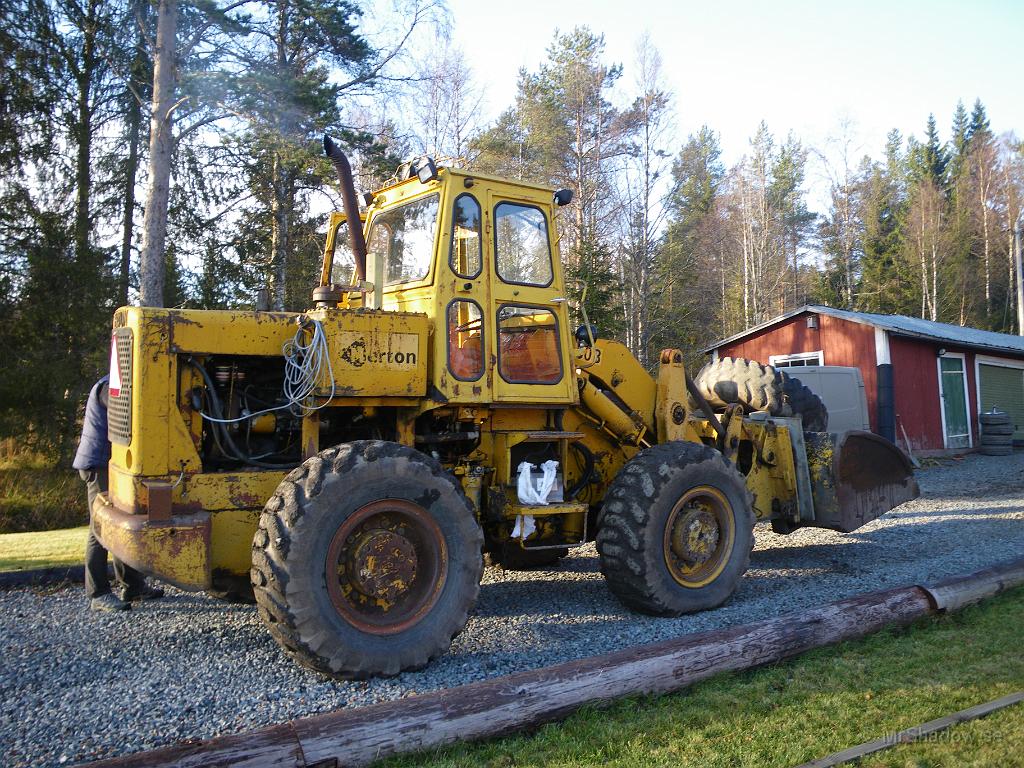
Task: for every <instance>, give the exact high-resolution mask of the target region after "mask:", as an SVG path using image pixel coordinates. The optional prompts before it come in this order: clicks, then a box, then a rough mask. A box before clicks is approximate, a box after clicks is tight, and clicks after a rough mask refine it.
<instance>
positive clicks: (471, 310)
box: [435, 189, 494, 403]
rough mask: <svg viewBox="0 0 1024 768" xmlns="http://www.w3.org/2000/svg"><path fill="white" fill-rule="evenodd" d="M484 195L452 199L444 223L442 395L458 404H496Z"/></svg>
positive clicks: (439, 337)
mask: <svg viewBox="0 0 1024 768" xmlns="http://www.w3.org/2000/svg"><path fill="white" fill-rule="evenodd" d="M485 204H486V197H485V196H482V195H480V194H479V193H478V189H472V190H471V189H466V191H463V192H460V193H459V194H456V195H454V196H453V197H452V198H451V201H450V203H449V205H448V208H447V210H446V212H445V215H444V216H442V219H441V236H440V247H439V248H438V253H437V261H438V265H437V275H438V278H437V291H438V318H437V327H438V328H439V329H442V332H440V333H437V334H435V336H436V346H435V355H436V357H435V359H436V360H438V362H439V364H440V366H443V368H442V369H441V374H440V376H439V377H438V385H437V386H438V389H439V390H440V391H441V392H442V394H444V396H445V397H447V398H448V400H449V401H450V402H455V403H487V402H490V400H491V375H490V346H491V336H492V334H493V332H494V327H493V323H492V321H491V320H490V318H489V313H488V307H489V305H490V292H489V280H490V276H491V270H490V265H489V264H488V260H487V258H486V256H485V250H486V249H485V245H484V243H485V235H484V205H485Z"/></svg>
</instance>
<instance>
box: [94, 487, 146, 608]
mask: <svg viewBox="0 0 1024 768" xmlns="http://www.w3.org/2000/svg"><path fill="white" fill-rule="evenodd" d="M78 474H79V475H80V476H81V478H82V479H83V480H85V487H86V491H87V492H88V495H89V538H88V539H87V540H86V542H85V594H86V595H87V596H88V597H89V598H90V599H92V598H94V597H99V596H100V595H105V594H107V592H109V591H110V577H109V576H108V575H107V550H105V549H104V548H103V545H102V544H100V542H99V540H98V539H97V538H96V534H95V533H93V530H92V504H93V502H94V501H95V500H96V496H97V494H100V493H106V491H107V482H108V477H107V468H106V467H103V468H102V469H99V470H93V471H90V470H86V469H81V470H79V471H78ZM111 560H113V561H114V579H115V580H116V581H117V582H118V584H120V585H121V586H124V587H125V588H127V589H128V590H129V591H130V592H137V591H139V590H141V589H142V587H143V586H144V585H145V583H146V577H145V576H143V575H142V574H141V573H139V572H138V571H136V570H135V569H134V568H130V567H129V566H127V565H125V564H124V563H122V562H121V561H120V560H118V559H117V558H116V557H111Z"/></svg>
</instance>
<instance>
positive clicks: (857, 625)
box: [92, 559, 1024, 768]
mask: <svg viewBox="0 0 1024 768" xmlns="http://www.w3.org/2000/svg"><path fill="white" fill-rule="evenodd" d="M1022 583H1024V559H1022V560H1018V561H1015V562H1014V563H1010V564H1007V565H1004V566H1000V567H997V568H994V569H987V570H985V571H980V572H978V574H972V575H970V576H966V577H958V578H956V579H950V580H947V581H945V582H942V585H941V589H943V590H945V592H944V593H943V594H944V595H945V597H944V598H943V599H944V600H946V601H947V604H949V605H955V606H956V607H960V606H962V605H964V604H966V600H967V599H969V598H971V597H975V596H988V595H991V594H994V593H995V592H997V591H1001V590H1002V589H1007V588H1009V587H1012V586H1017V585H1019V584H1022ZM938 588H939V587H938V586H937V587H936V589H938ZM938 602H939V601H937V600H936V599H935V597H934V596H931V595H930V593H929V591H928V588H925V587H903V588H899V589H892V590H887V591H884V592H872V593H868V594H865V595H859V596H857V597H854V598H850V599H848V600H841V601H838V602H835V603H829V604H827V605H823V606H820V607H818V608H814V609H812V610H810V611H807V612H805V613H801V614H788V615H784V616H780V617H779V618H775V619H769V620H767V621H761V622H757V623H754V624H745V625H742V626H739V627H731V628H728V629H720V630H715V631H712V632H703V633H700V634H693V635H685V636H683V637H679V638H676V639H673V640H667V641H664V642H661V643H654V644H651V645H644V646H636V647H633V648H628V649H626V650H623V651H617V652H615V653H611V654H607V655H604V656H596V657H590V658H586V659H580V660H578V661H572V662H567V663H564V664H559V665H557V666H553V667H545V668H542V669H536V670H530V671H526V672H519V673H517V674H514V675H509V676H507V677H501V678H497V679H494V680H487V681H483V682H479V683H472V684H470V685H464V686H460V687H458V688H453V689H449V690H444V691H437V692H434V693H429V694H424V695H422V696H415V697H411V698H408V699H401V700H398V701H393V702H387V703H383V704H375V705H372V706H369V707H360V708H357V709H345V710H338V711H336V712H331V713H328V714H324V715H316V716H313V717H308V718H302V719H299V720H295V721H293V722H292V723H289V724H287V725H279V726H274V727H272V728H265V729H261V730H259V731H255V732H252V733H249V734H237V735H232V736H224V737H219V738H216V739H211V740H209V741H204V742H194V743H191V744H187V745H175V746H171V747H167V748H164V749H159V750H155V751H152V752H144V753H139V754H136V755H129V756H127V757H122V758H116V759H114V760H109V761H104V762H102V763H93V764H92V765H93V766H99V765H103V766H177V767H179V768H186V767H188V768H191V767H192V766H195V767H198V766H226V765H279V766H317V767H318V768H321V767H323V768H326V767H327V766H361V765H367V764H369V763H371V762H373V761H374V760H378V759H380V758H384V757H388V756H390V755H395V754H399V753H405V752H416V751H420V750H425V749H431V748H435V747H439V746H442V745H444V744H449V743H452V742H455V741H461V740H469V739H479V738H485V737H488V736H497V735H506V734H508V733H511V732H514V731H517V730H522V729H524V728H530V727H533V726H536V725H539V724H541V723H545V722H549V721H552V720H558V719H561V718H563V717H565V716H567V715H569V714H570V713H572V712H574V711H576V710H577V709H579V708H580V707H583V706H585V705H595V704H596V705H600V704H603V703H606V702H610V701H612V700H614V699H618V698H621V697H623V696H635V695H640V694H651V693H667V692H670V691H677V690H679V689H681V688H685V687H687V686H689V685H691V684H693V683H696V682H699V681H701V680H705V679H707V678H709V677H711V676H713V675H716V674H719V673H720V672H729V671H737V670H743V669H750V668H752V667H756V666H760V665H763V664H769V663H772V662H777V661H780V660H782V659H786V658H789V657H792V656H796V655H797V654H800V653H803V652H804V651H807V650H810V649H812V648H818V647H821V646H825V645H830V644H833V643H838V642H841V641H843V640H850V639H855V638H859V637H863V636H865V635H868V634H871V633H873V632H877V631H878V630H881V629H883V628H885V627H892V626H903V625H906V624H909V623H911V622H912V621H914V620H916V619H918V618H921V617H923V616H925V615H927V614H929V613H931V612H933V611H934V610H936V606H937V605H938Z"/></svg>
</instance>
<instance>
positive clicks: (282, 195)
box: [270, 153, 292, 311]
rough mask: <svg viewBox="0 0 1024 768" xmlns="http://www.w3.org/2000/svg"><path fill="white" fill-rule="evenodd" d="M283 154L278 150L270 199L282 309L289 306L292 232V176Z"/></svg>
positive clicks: (276, 299)
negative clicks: (290, 242)
mask: <svg viewBox="0 0 1024 768" xmlns="http://www.w3.org/2000/svg"><path fill="white" fill-rule="evenodd" d="M282 165H283V164H282V160H281V156H280V154H278V153H275V154H274V159H273V161H272V168H271V174H272V178H271V189H272V191H273V199H272V200H271V202H270V218H271V224H270V262H271V269H272V270H273V272H272V275H273V276H272V280H273V283H272V286H273V291H272V293H273V306H274V309H276V310H278V311H281V310H283V309H284V307H285V301H286V297H287V280H288V240H289V236H290V234H291V227H290V224H291V197H292V195H291V187H292V185H291V180H290V179H289V178H288V171H287V170H286V169H285V168H283V167H282Z"/></svg>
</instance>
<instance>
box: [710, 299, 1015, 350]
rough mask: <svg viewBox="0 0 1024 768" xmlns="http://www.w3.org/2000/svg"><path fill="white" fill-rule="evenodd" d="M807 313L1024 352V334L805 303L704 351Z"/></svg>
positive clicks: (935, 338) (918, 335)
mask: <svg viewBox="0 0 1024 768" xmlns="http://www.w3.org/2000/svg"><path fill="white" fill-rule="evenodd" d="M804 312H816V313H818V314H822V315H829V316H831V317H838V318H840V319H842V320H849V321H850V322H852V323H861V324H862V325H871V326H874V327H875V328H882V329H883V330H886V331H890V332H891V333H895V334H897V335H899V336H911V337H913V338H918V339H929V340H931V341H944V342H947V343H950V344H956V345H959V346H962V347H969V348H971V349H984V350H988V351H991V352H1003V353H1009V354H1012V355H1024V337H1022V336H1013V335H1011V334H1009V333H996V332H995V331H983V330H980V329H978V328H965V327H963V326H960V325H950V324H949V323H936V322H933V321H932V320H922V319H921V318H919V317H907V316H906V315H876V314H873V313H871V312H852V311H850V310H847V309H833V308H832V307H822V306H818V305H815V304H806V305H804V306H802V307H800V308H799V309H794V310H792V311H790V312H787V313H786V314H784V315H779V316H778V317H776V318H773V319H771V320H768V321H767V322H764V323H761V324H760V325H755V326H754V327H753V328H748V329H747V330H745V331H742V332H741V333H737V334H734V335H732V336H730V337H729V338H727V339H722V340H721V341H717V342H715V343H714V344H712V345H711V346H709V347H707V348H705V349H704V350H703V351H704V352H711V351H712V350H714V349H717V348H718V347H721V346H723V345H725V344H731V343H732V342H734V341H738V340H739V339H743V338H746V337H747V336H751V335H753V334H755V333H757V332H759V331H763V330H765V329H766V328H770V327H771V326H773V325H777V324H778V323H781V322H783V321H784V320H788V319H790V318H791V317H796V316H797V315H800V314H803V313H804Z"/></svg>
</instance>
